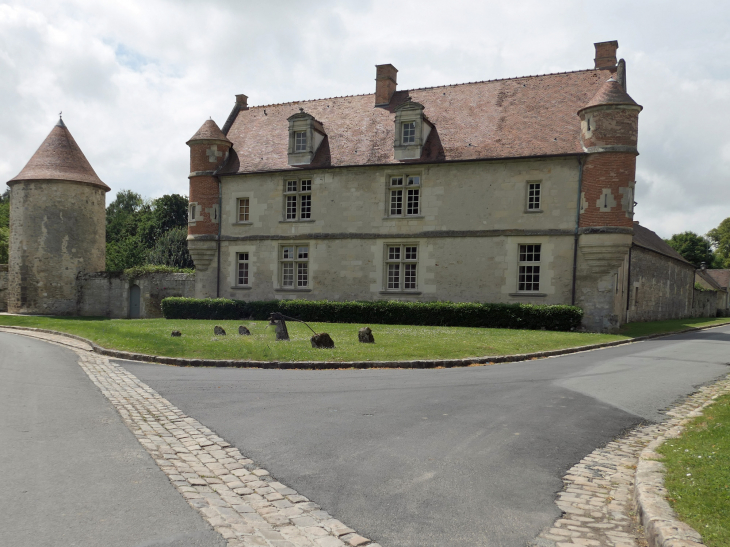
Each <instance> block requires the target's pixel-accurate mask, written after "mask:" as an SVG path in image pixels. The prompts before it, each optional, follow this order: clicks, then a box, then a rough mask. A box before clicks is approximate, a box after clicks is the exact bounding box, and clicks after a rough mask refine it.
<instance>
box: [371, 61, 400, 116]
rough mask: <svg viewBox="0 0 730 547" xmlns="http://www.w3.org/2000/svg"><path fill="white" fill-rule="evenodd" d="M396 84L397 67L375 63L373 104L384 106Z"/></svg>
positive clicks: (393, 91) (387, 102)
mask: <svg viewBox="0 0 730 547" xmlns="http://www.w3.org/2000/svg"><path fill="white" fill-rule="evenodd" d="M397 85H398V69H397V68H395V67H394V66H393V65H390V64H388V65H375V106H386V105H388V104H390V99H391V97H392V96H393V93H395V88H396V86H397Z"/></svg>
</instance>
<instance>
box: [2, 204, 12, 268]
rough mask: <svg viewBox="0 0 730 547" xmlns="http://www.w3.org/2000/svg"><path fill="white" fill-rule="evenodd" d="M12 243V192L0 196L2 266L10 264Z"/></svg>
mask: <svg viewBox="0 0 730 547" xmlns="http://www.w3.org/2000/svg"><path fill="white" fill-rule="evenodd" d="M9 243H10V190H5V193H4V194H2V195H1V196H0V264H7V263H8V245H9Z"/></svg>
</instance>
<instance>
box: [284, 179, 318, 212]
mask: <svg viewBox="0 0 730 547" xmlns="http://www.w3.org/2000/svg"><path fill="white" fill-rule="evenodd" d="M311 218H312V179H301V180H293V179H292V180H287V181H285V182H284V219H285V220H290V221H296V220H310V219H311Z"/></svg>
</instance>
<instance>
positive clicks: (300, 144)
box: [294, 131, 307, 152]
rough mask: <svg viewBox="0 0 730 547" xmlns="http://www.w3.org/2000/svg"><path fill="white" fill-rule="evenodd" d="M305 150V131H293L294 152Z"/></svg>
mask: <svg viewBox="0 0 730 547" xmlns="http://www.w3.org/2000/svg"><path fill="white" fill-rule="evenodd" d="M306 151H307V133H306V131H297V132H296V133H294V152H306Z"/></svg>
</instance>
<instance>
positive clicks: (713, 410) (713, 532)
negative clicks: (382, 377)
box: [659, 395, 730, 547]
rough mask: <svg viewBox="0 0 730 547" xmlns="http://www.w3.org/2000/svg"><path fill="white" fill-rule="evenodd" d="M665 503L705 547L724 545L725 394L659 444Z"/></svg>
mask: <svg viewBox="0 0 730 547" xmlns="http://www.w3.org/2000/svg"><path fill="white" fill-rule="evenodd" d="M659 453H660V454H662V455H664V465H665V466H666V468H667V474H666V476H665V479H664V483H665V486H666V488H667V491H668V494H667V497H668V499H669V503H670V504H671V505H672V507H673V508H674V510H675V511H676V512H677V515H678V516H679V518H680V519H682V520H683V521H684V522H686V523H687V524H689V525H690V526H692V527H693V528H694V529H695V530H697V531H698V532H699V533H700V534H702V539H703V541H704V543H705V544H706V545H707V546H708V547H721V546H722V547H726V546H727V545H730V395H725V396H723V397H718V399H717V401H715V403H714V404H713V405H711V406H709V407H707V408H705V409H704V411H703V415H702V416H700V417H698V418H695V419H694V420H692V421H691V422H690V423H689V424H688V425H687V427H686V428H685V431H684V433H683V434H682V436H681V437H679V438H678V439H672V440H670V441H667V442H666V443H664V444H663V445H662V446H661V447H659Z"/></svg>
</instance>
